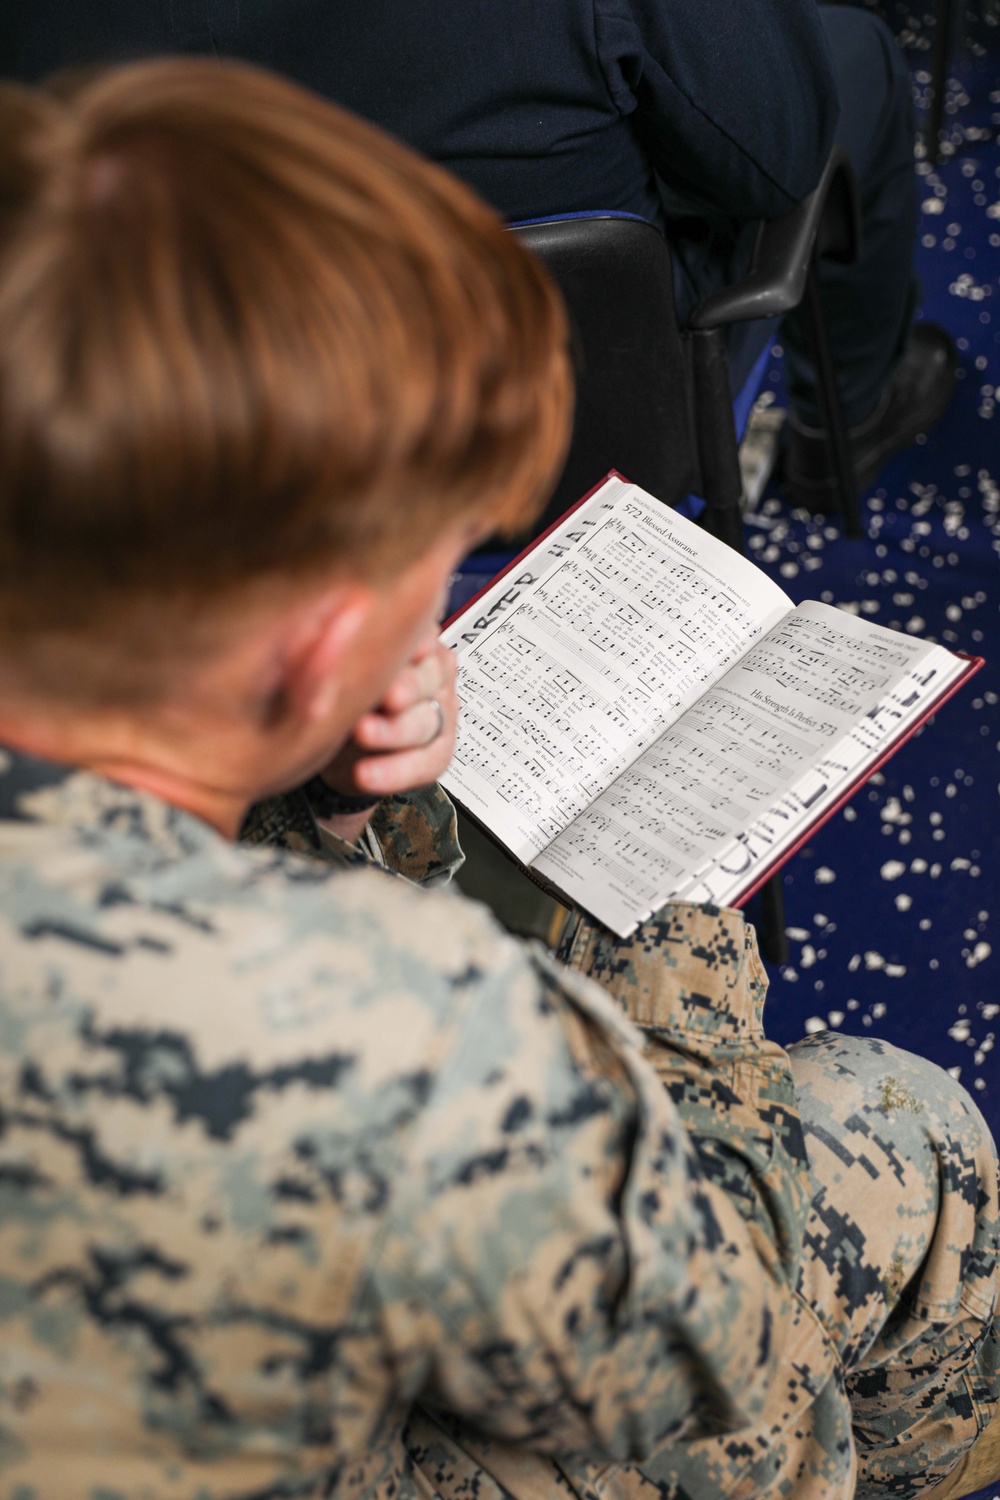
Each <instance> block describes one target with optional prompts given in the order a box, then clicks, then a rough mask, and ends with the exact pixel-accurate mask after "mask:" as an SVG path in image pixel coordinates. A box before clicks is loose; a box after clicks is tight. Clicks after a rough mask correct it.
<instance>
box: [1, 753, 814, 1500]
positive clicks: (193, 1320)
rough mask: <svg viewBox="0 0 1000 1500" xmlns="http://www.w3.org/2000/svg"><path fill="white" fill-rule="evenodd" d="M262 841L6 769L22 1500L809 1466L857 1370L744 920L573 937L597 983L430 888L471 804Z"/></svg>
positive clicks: (8, 1131)
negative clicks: (357, 829) (822, 1406)
mask: <svg viewBox="0 0 1000 1500" xmlns="http://www.w3.org/2000/svg"><path fill="white" fill-rule="evenodd" d="M245 834H246V839H247V841H248V842H247V843H245V844H244V845H242V846H239V845H233V844H229V843H227V842H226V841H225V840H224V839H222V838H221V837H220V836H219V835H217V834H216V833H214V832H213V831H212V830H211V829H210V828H208V827H207V826H206V825H205V824H203V823H201V822H199V821H198V820H197V819H195V818H193V817H191V816H189V815H187V814H185V813H183V812H180V811H178V810H176V809H174V808H171V807H169V806H167V805H165V804H164V803H163V802H161V801H159V800H158V799H157V798H155V797H153V796H150V795H147V794H144V793H140V792H135V791H132V790H130V789H126V788H123V787H121V786H118V785H115V784H112V783H111V782H108V781H105V780H103V779H101V778H98V777H95V776H92V775H90V774H87V773H83V772H76V771H70V770H67V769H66V768H61V767H57V766H54V765H52V764H49V763H46V762H43V761H39V760H36V759H32V758H29V757H26V756H22V755H15V754H11V753H8V752H0V1497H2V1500H48V1497H50V1496H52V1497H59V1500H84V1497H86V1500H118V1497H126V1496H127V1497H130V1500H132V1497H135V1500H139V1497H143V1500H175V1497H176V1500H180V1497H184V1500H192V1497H197V1500H222V1497H226V1500H235V1497H241V1500H250V1497H254V1500H264V1497H278V1496H314V1495H315V1496H319V1495H337V1496H341V1495H344V1496H346V1495H350V1496H358V1497H363V1500H369V1497H375V1496H379V1497H385V1500H390V1497H392V1500H409V1497H414V1496H417V1495H418V1494H419V1495H422V1496H429V1495H433V1494H435V1493H437V1494H445V1493H465V1494H468V1495H472V1494H474V1493H476V1492H481V1493H482V1494H483V1495H485V1494H487V1493H494V1494H499V1493H502V1490H499V1489H497V1487H496V1485H493V1487H492V1490H491V1489H490V1485H489V1484H487V1482H486V1480H485V1479H484V1478H483V1479H482V1482H479V1481H477V1482H476V1483H475V1484H474V1485H472V1486H465V1487H464V1488H463V1486H462V1484H461V1483H459V1482H458V1480H459V1478H460V1476H458V1477H456V1474H455V1472H453V1471H452V1472H448V1463H449V1462H450V1460H448V1459H447V1457H446V1458H444V1459H442V1458H441V1456H440V1455H441V1453H445V1454H447V1452H448V1451H450V1450H448V1448H447V1444H446V1445H445V1447H444V1448H440V1447H435V1444H434V1443H433V1442H427V1441H424V1440H423V1439H422V1437H421V1433H422V1432H423V1431H424V1430H425V1429H426V1430H430V1431H432V1432H433V1433H436V1434H443V1433H444V1432H445V1430H446V1429H448V1430H449V1431H452V1432H454V1431H455V1430H457V1429H458V1428H461V1429H462V1430H463V1431H465V1432H467V1433H469V1434H471V1435H472V1436H471V1437H470V1439H469V1441H470V1443H473V1444H474V1443H476V1442H478V1443H481V1444H487V1445H493V1450H494V1451H495V1453H496V1454H498V1455H499V1458H498V1460H497V1470H496V1471H497V1472H499V1471H500V1470H502V1468H503V1462H502V1456H503V1454H505V1453H506V1454H508V1455H511V1456H516V1457H517V1458H518V1459H519V1460H522V1461H525V1462H528V1463H532V1462H536V1461H538V1462H541V1461H542V1459H543V1458H544V1456H545V1455H559V1456H561V1457H560V1461H561V1465H562V1471H563V1472H565V1473H571V1472H573V1467H572V1466H573V1464H576V1466H577V1469H576V1472H577V1473H578V1475H580V1476H582V1477H581V1478H580V1479H579V1484H578V1488H579V1489H580V1490H581V1492H582V1491H584V1490H587V1491H589V1492H591V1493H597V1492H598V1491H599V1489H600V1488H601V1486H600V1483H599V1476H600V1475H601V1474H606V1473H609V1472H611V1470H609V1468H608V1466H609V1465H617V1464H621V1463H632V1464H635V1463H638V1464H642V1463H643V1462H645V1461H646V1460H647V1459H648V1458H649V1456H650V1455H655V1454H656V1453H657V1452H660V1453H662V1452H664V1451H665V1449H666V1450H667V1451H670V1452H676V1453H683V1452H685V1451H687V1450H688V1449H690V1451H692V1452H695V1451H701V1452H702V1453H703V1452H704V1451H705V1444H706V1443H707V1444H709V1445H710V1446H711V1445H723V1447H725V1449H726V1451H727V1452H728V1453H730V1454H732V1452H734V1451H736V1450H734V1449H733V1447H732V1442H733V1439H732V1438H731V1437H730V1436H729V1435H731V1434H735V1433H737V1432H740V1431H743V1432H749V1431H752V1430H756V1431H758V1432H761V1431H764V1430H765V1429H767V1428H768V1426H769V1424H770V1426H771V1427H772V1428H774V1429H775V1430H776V1427H775V1424H774V1422H772V1418H771V1409H772V1406H773V1402H774V1399H775V1397H774V1393H775V1391H778V1390H779V1388H780V1389H782V1390H783V1389H785V1387H786V1386H787V1381H786V1373H787V1372H788V1371H794V1379H792V1381H791V1384H792V1386H793V1387H795V1389H796V1391H797V1393H798V1394H797V1396H796V1397H795V1399H796V1400H798V1402H799V1409H800V1410H801V1406H802V1403H803V1401H805V1402H808V1400H809V1396H810V1393H812V1392H817V1391H819V1390H820V1389H821V1388H822V1387H823V1386H824V1385H825V1384H826V1383H827V1381H828V1379H829V1376H830V1372H831V1370H832V1369H833V1367H834V1364H835V1355H834V1352H833V1350H832V1348H831V1345H830V1343H829V1340H828V1339H827V1337H826V1334H825V1333H824V1331H823V1329H822V1327H821V1325H820V1323H819V1321H818V1320H817V1318H816V1316H815V1314H813V1313H812V1312H810V1310H809V1309H808V1308H807V1307H805V1305H804V1304H803V1303H802V1302H801V1300H800V1299H799V1298H798V1297H797V1296H796V1295H795V1293H794V1292H793V1291H792V1290H790V1288H791V1287H794V1283H795V1276H796V1269H797V1266H798V1262H799V1258H800V1255H801V1252H802V1230H803V1223H804V1219H805V1215H806V1212H807V1207H808V1202H809V1197H810V1183H809V1175H808V1169H807V1165H806V1158H805V1153H804V1149H803V1142H802V1134H801V1130H800V1127H799V1124H798V1119H797V1115H796V1111H795V1103H794V1091H793V1088H792V1083H791V1077H790V1072H789V1068H788V1062H787V1058H786V1056H785V1054H784V1053H783V1052H781V1051H780V1049H778V1048H777V1047H775V1046H773V1045H771V1044H769V1043H767V1042H766V1041H765V1040H764V1037H763V1034H762V1030H761V1024H760V1012H761V1007H762V1003H763V997H764V981H763V978H762V974H761V970H760V965H759V961H758V959H757V957H756V950H755V946H754V943H753V937H752V931H751V930H750V929H748V928H746V927H745V926H744V924H743V922H742V919H741V918H740V917H739V915H738V914H737V913H733V912H723V913H719V912H716V911H714V910H712V909H708V908H704V909H698V908H690V907H673V908H670V907H668V908H666V909H665V910H664V912H663V913H661V914H660V915H659V917H658V919H657V920H656V921H655V922H654V923H652V924H647V926H646V927H645V928H643V929H640V932H639V933H638V934H636V936H635V938H633V939H631V940H630V941H629V942H627V943H622V942H619V941H618V940H612V939H611V938H609V937H608V936H607V935H605V934H602V933H601V932H600V931H598V930H597V929H596V928H594V927H592V926H591V925H590V924H589V923H587V922H586V921H584V920H583V919H579V920H578V921H577V922H576V923H575V925H574V926H573V928H572V930H571V932H570V933H569V934H568V936H567V939H566V943H565V951H564V953H563V958H564V959H565V960H566V962H567V963H568V965H569V967H567V966H566V965H565V964H560V963H557V962H556V961H555V960H554V959H552V958H551V957H550V956H548V955H547V954H546V953H545V952H543V951H542V950H541V949H528V948H526V947H525V946H523V945H521V944H519V943H517V942H515V941H514V940H512V939H511V938H509V937H508V936H506V935H505V934H504V933H503V932H502V931H501V930H500V929H499V928H498V927H497V926H496V924H495V923H494V921H493V920H492V918H491V917H490V916H489V915H488V914H487V912H486V911H485V910H484V909H482V908H480V907H478V906H476V905H475V904H473V903H471V902H468V901H465V900H464V899H462V898H460V897H459V896H457V895H456V894H454V893H453V892H451V891H448V890H436V889H426V888H421V884H420V882H421V881H424V880H430V881H431V882H432V883H438V884H440V883H441V881H442V880H446V878H447V875H448V873H449V871H450V870H451V869H452V868H453V867H454V865H455V863H456V861H457V860H458V859H459V858H460V854H459V851H458V849H457V844H456V841H455V834H454V824H453V818H452V815H451V810H450V806H449V804H448V803H447V799H445V798H444V796H443V794H442V793H439V792H432V793H428V794H421V795H414V796H412V797H409V798H397V799H392V800H391V801H390V802H388V803H386V804H383V806H382V807H381V808H380V809H379V811H378V813H377V815H376V817H375V819H374V820H373V824H372V827H371V831H370V835H369V837H368V838H367V840H366V841H363V846H362V847H361V848H353V847H350V846H345V845H343V844H340V843H339V842H338V841H337V840H335V839H332V838H330V837H329V836H327V835H322V834H320V833H319V832H318V830H317V826H316V824H315V823H314V822H313V820H312V817H311V814H310V812H309V809H308V805H307V804H305V802H304V800H303V799H302V797H301V796H299V797H298V798H295V797H292V798H290V799H282V800H280V801H278V802H275V803H273V804H269V805H268V806H266V807H263V808H260V809H258V810H257V811H256V812H255V814H254V816H253V817H252V818H251V820H250V821H249V823H248V825H247V828H246V830H245ZM400 874H402V875H403V876H405V877H409V878H400ZM575 970H586V971H589V973H591V974H593V975H595V976H596V977H597V978H598V979H599V980H600V984H597V983H594V982H593V980H592V979H590V978H587V977H584V976H583V975H582V974H581V973H579V972H575ZM665 981H666V982H665ZM616 1001H617V1003H616ZM623 1009H624V1010H626V1011H627V1012H628V1017H626V1016H625V1015H623V1013H622V1011H623ZM644 1054H645V1055H644ZM664 1083H665V1084H666V1085H667V1086H666V1087H664V1086H663V1085H664ZM783 1372H785V1373H783ZM779 1377H780V1378H779ZM783 1382H784V1384H783ZM415 1403H417V1405H415ZM408 1422H409V1426H408V1425H407V1424H408ZM421 1424H424V1427H423V1428H422V1427H421ZM449 1424H451V1426H450V1427H449ZM748 1424H752V1425H751V1426H748ZM762 1424H763V1425H762ZM699 1444H700V1445H701V1447H700V1449H699ZM747 1446H749V1445H747ZM563 1460H566V1462H565V1464H563ZM553 1472H555V1471H553ZM634 1472H636V1473H638V1474H639V1475H640V1477H641V1472H642V1471H641V1470H639V1471H634ZM571 1482H575V1481H571Z"/></svg>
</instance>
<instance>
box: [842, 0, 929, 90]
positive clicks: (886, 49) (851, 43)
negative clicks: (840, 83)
mask: <svg viewBox="0 0 1000 1500" xmlns="http://www.w3.org/2000/svg"><path fill="white" fill-rule="evenodd" d="M820 14H821V16H822V19H823V27H824V29H825V31H826V39H827V42H828V44H829V47H830V51H831V53H832V55H833V64H834V70H835V71H836V73H837V75H838V78H839V79H850V80H853V81H854V82H855V84H857V83H858V82H860V80H861V79H862V78H863V79H864V80H865V81H866V82H867V83H868V84H870V83H871V82H872V80H873V78H874V77H875V76H877V75H879V74H881V75H882V77H884V79H885V81H886V83H887V85H889V86H890V87H896V86H897V85H898V84H904V85H905V87H906V91H907V96H909V91H910V74H909V70H908V68H907V66H906V58H905V57H904V56H903V50H902V48H901V47H900V46H899V44H898V43H897V41H896V38H895V37H894V36H893V34H892V32H891V31H890V30H889V27H888V26H887V25H886V23H885V22H884V21H883V20H882V18H881V16H876V15H875V14H873V12H872V11H870V10H860V9H859V8H858V7H857V6H854V5H821V6H820Z"/></svg>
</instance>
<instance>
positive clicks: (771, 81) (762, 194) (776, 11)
mask: <svg viewBox="0 0 1000 1500" xmlns="http://www.w3.org/2000/svg"><path fill="white" fill-rule="evenodd" d="M0 11H2V12H3V18H2V19H0V67H2V68H3V70H4V72H5V73H7V75H8V76H15V77H19V78H21V79H22V80H25V81H36V80H38V79H39V78H42V77H44V76H45V75H46V74H47V73H49V72H51V71H52V70H53V69H56V68H59V67H63V66H67V65H73V64H80V63H90V62H103V61H111V60H120V59H124V58H130V57H141V56H146V55H149V54H151V53H164V52H176V53H184V52H201V53H213V52H214V53H216V54H218V55H220V56H234V57H242V58H246V59H248V60H250V61H253V62H257V63H261V64H263V65H264V66H266V67H270V68H274V69H277V70H278V71H279V72H282V73H285V74H287V75H289V76H290V77H292V78H294V79H297V80H298V81H299V82H300V83H303V84H306V85H307V86H308V87H310V88H312V89H315V90H316V91H317V92H318V93H320V94H324V95H326V96H327V97H328V98H330V99H333V100H335V101H336V102H337V103H339V104H342V105H345V106H346V107H347V108H348V109H352V110H354V111H356V112H357V113H358V114H360V115H364V116H365V117H366V118H368V119H370V120H373V121H374V122H375V123H376V124H378V125H381V126H383V127H384V128H385V129H387V130H390V131H392V132H393V133H394V134H395V135H397V136H399V137H400V138H401V139H402V140H404V141H407V142H409V143H410V144H411V145H414V146H416V147H418V148H419V149H420V150H422V151H424V152H425V153H426V154H427V155H428V156H431V157H433V158H435V159H436V160H437V161H439V162H442V163H443V164H444V165H445V166H448V167H450V168H451V169H452V170H453V171H455V172H457V173H458V175H459V176H461V177H463V178H465V179H466V181H468V182H470V183H471V184H472V185H473V186H474V187H476V188H478V190H479V191H480V192H481V193H482V194H483V195H484V197H486V198H487V199H488V200H489V201H490V202H492V203H493V204H495V205H496V206H497V207H498V208H499V209H500V210H501V212H502V213H504V214H505V215H506V216H507V217H508V218H511V219H529V218H537V217H544V216H546V215H548V214H551V213H559V212H569V211H572V210H575V209H588V208H590V209H594V208H596V209H624V210H628V211H631V212H633V213H638V214H642V215H644V216H645V217H647V218H649V219H651V220H653V221H654V222H656V223H659V224H660V225H664V224H665V223H666V219H667V217H668V216H669V215H670V214H678V215H679V214H685V213H690V212H692V211H697V210H698V209H699V208H702V209H705V210H716V211H720V212H721V213H722V214H724V215H726V216H732V217H737V218H761V217H765V218H773V217H777V216H778V215H780V214H782V213H785V212H786V211H787V210H788V209H790V208H791V207H793V205H794V204H795V203H796V202H798V201H799V200H800V199H801V198H802V197H804V196H805V195H806V194H807V193H808V192H809V191H810V190H811V188H812V187H813V186H814V185H815V183H816V181H817V180H818V178H819V175H820V172H821V170H822V167H823V164H824V162H825V160H826V157H827V154H828V152H829V150H830V147H831V144H832V141H833V132H834V127H835V125H836V119H837V109H838V106H837V89H836V85H835V83H834V78H833V74H832V72H831V67H830V59H829V54H828V50H827V43H826V37H825V33H824V29H823V26H822V24H821V21H820V17H819V11H818V8H817V5H816V3H815V0H423V3H421V0H355V3H353V4H345V3H342V0H341V3H338V0H87V3H86V4H80V3H79V0H5V3H4V4H3V5H2V6H0ZM657 174H659V177H660V178H661V179H662V181H663V183H664V184H665V185H666V189H667V191H666V207H665V201H664V195H663V193H661V189H660V186H659V185H658V183H657Z"/></svg>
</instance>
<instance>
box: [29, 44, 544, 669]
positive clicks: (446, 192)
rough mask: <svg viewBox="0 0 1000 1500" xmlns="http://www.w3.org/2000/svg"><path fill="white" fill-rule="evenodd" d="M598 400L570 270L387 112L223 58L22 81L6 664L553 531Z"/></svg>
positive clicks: (173, 61)
mask: <svg viewBox="0 0 1000 1500" xmlns="http://www.w3.org/2000/svg"><path fill="white" fill-rule="evenodd" d="M570 400H571V397H570V376H569V373H568V365H567V357H566V329H565V323H564V317H563V312H562V309H561V304H560V302H559V299H558V296H557V294H556V293H555V292H554V290H553V289H552V287H551V285H550V283H549V282H548V280H547V278H546V277H545V275H544V273H543V271H542V270H541V268H540V267H539V266H538V264H537V263H536V262H535V261H534V260H533V259H532V258H531V257H530V256H529V255H528V254H526V253H525V251H524V250H523V249H522V248H521V247H520V246H519V244H518V243H517V240H516V239H515V237H514V236H512V235H510V234H508V233H507V232H506V231H505V230H504V229H503V227H502V225H501V224H500V222H499V220H498V219H497V218H496V217H495V215H494V214H493V213H492V212H491V211H490V210H489V209H487V208H486V207H485V206H484V205H483V204H482V203H481V202H480V201H479V200H478V199H477V198H476V197H475V196H474V194H473V193H472V192H470V191H469V190H468V189H467V188H465V187H464V186H462V185H461V184H460V183H458V182H457V181H455V180H454V179H453V178H452V177H451V176H449V175H448V174H447V173H445V172H444V171H442V170H440V169H438V168H437V167H434V166H432V165H431V164H430V163H428V162H426V161H424V160H423V159H422V158H420V157H418V156H416V155H415V154H414V153H413V152H411V151H409V150H407V149H406V148H405V147H404V146H402V145H400V144H398V143H397V142H395V141H393V140H391V139H390V138H389V137H388V136H386V135H384V134H383V133H381V132H380V131H378V130H376V129H375V128H373V127H372V126H369V125H367V124H365V123H363V122H362V121H360V120H358V119H356V118H354V117H353V116H351V115H348V114H346V113H345V112H344V111H342V110H340V109H337V108H335V107H334V106H333V105H331V104H328V103H326V102H324V101H322V100H320V99H319V98H317V97H315V96H313V95H311V94H309V93H307V92H305V91H304V90H303V89H301V88H299V87H297V86H295V85H293V84H291V83H288V82H285V81H284V80H282V79H279V78H277V77H275V76H272V75H270V74H268V73H266V72H264V71H262V70H260V69H257V68H253V67H249V66H246V65H243V64H236V63H219V62H215V61H211V60H165V61H154V62H147V63H140V64H135V65H131V66H127V67H123V68H116V69H112V70H109V71H107V72H104V73H101V74H98V75H96V76H91V77H89V78H86V79H83V80H81V81H77V82H75V83H72V84H67V85H65V86H64V87H62V88H57V89H53V90H51V91H44V90H28V89H21V88H17V87H13V86H9V87H3V88H0V651H2V652H3V654H4V655H8V646H7V643H8V642H11V641H12V640H13V639H14V638H17V637H23V638H28V637H29V636H31V635H32V634H36V633H38V632H45V631H47V630H56V631H62V630H66V629H79V630H83V631H87V632H89V631H93V630H96V631H98V632H99V633H100V635H101V638H102V640H104V639H107V631H106V628H105V627H106V624H107V622H109V621H116V622H118V636H117V637H116V636H114V635H113V636H112V637H111V640H112V643H113V644H115V643H116V641H117V640H118V639H119V638H120V639H121V641H122V644H124V631H123V629H122V621H123V619H124V617H125V614H126V613H127V610H128V608H129V607H130V603H132V602H135V601H139V600H145V601H147V602H148V601H149V600H150V599H151V598H153V597H155V598H160V599H169V598H173V599H190V600H192V601H194V602H195V603H204V602H207V601H210V600H212V599H214V598H215V597H217V596H220V595H222V594H224V593H225V591H226V590H228V589H231V588H233V587H234V586H240V585H243V584H245V583H247V582H251V581H253V580H255V579H258V578H263V577H265V576H267V575H272V574H274V575H280V574H295V573H296V572H303V573H304V572H307V571H313V570H316V569H327V570H337V571H340V572H356V573H358V574H360V575H365V576H372V577H373V576H376V575H378V576H386V575H387V574H391V572H392V571H393V570H394V569H398V568H399V567H400V566H401V565H402V563H403V562H404V561H405V560H407V559H410V558H413V557H414V556H416V555H418V554H419V552H420V551H421V550H422V549H423V548H424V547H426V545H428V544H429V543H430V541H432V540H433V539H434V538H435V537H436V536H437V535H438V534H439V533H440V531H441V529H442V528H443V526H444V525H446V524H447V522H448V521H449V520H450V519H453V518H455V517H457V516H460V515H461V513H463V512H468V513H470V515H471V514H473V513H476V512H479V513H482V514H483V516H484V517H493V518H494V519H495V521H496V522H497V524H499V525H504V524H506V525H508V526H510V525H514V524H516V523H520V522H523V521H524V520H525V519H526V518H529V517H530V516H531V515H532V514H533V513H534V512H535V511H536V510H537V509H538V507H539V506H540V505H541V503H543V502H544V499H545V497H546V493H547V490H548V489H549V488H550V486H551V484H552V482H553V479H554V477H555V475H556V473H557V471H558V468H559V464H560V460H561V457H562V454H563V452H564V446H565V442H566V434H567V427H568V417H569V407H570ZM116 649H117V646H116Z"/></svg>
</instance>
